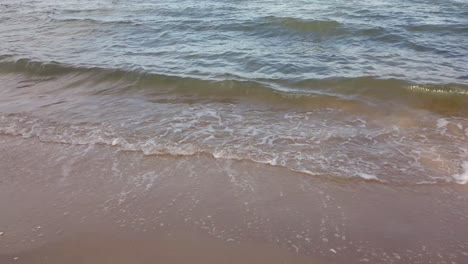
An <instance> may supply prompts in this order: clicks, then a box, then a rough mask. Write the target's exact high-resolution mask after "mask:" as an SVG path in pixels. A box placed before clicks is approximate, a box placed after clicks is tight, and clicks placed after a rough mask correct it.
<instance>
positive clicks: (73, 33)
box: [0, 0, 468, 185]
mask: <svg viewBox="0 0 468 264" xmlns="http://www.w3.org/2000/svg"><path fill="white" fill-rule="evenodd" d="M0 7H1V10H2V12H1V14H0V23H1V27H0V39H1V42H2V45H1V46H0V73H1V75H0V79H1V81H2V83H3V84H4V85H3V87H2V89H1V91H0V93H1V101H0V112H1V119H0V132H1V133H3V134H12V135H21V136H23V137H38V138H40V139H41V140H44V141H51V142H61V143H70V144H95V143H99V144H108V145H116V146H118V147H120V148H122V149H126V150H135V151H142V152H143V153H144V154H146V155H152V154H171V155H194V154H196V153H206V154H209V155H212V156H213V157H216V158H226V159H237V160H240V159H248V160H251V161H254V162H260V163H267V164H271V165H273V166H281V167H285V168H288V169H290V170H292V171H299V172H303V173H306V174H310V175H312V176H317V177H337V178H341V179H354V178H361V179H366V180H374V181H380V182H383V183H388V184H397V185H401V184H410V185H411V184H437V183H447V182H453V183H462V184H464V183H466V182H467V181H468V176H467V173H468V172H467V167H468V144H467V142H468V141H467V138H468V67H467V65H468V49H467V48H466V47H467V39H468V4H467V3H466V2H464V1H445V2H443V3H442V2H440V1H433V0H422V1H409V2H408V1H398V2H395V1H368V2H366V3H362V2H361V1H346V2H344V1H343V2H342V1H296V0H293V1H149V0H142V1H72V0H65V1H2V3H1V4H0Z"/></svg>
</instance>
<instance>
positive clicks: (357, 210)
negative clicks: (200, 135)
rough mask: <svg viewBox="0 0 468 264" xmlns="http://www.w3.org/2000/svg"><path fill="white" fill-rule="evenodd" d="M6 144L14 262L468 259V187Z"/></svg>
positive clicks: (4, 178)
mask: <svg viewBox="0 0 468 264" xmlns="http://www.w3.org/2000/svg"><path fill="white" fill-rule="evenodd" d="M0 148H1V153H2V154H0V155H1V159H0V160H1V162H0V169H1V171H2V172H3V173H2V175H1V177H0V181H1V182H2V184H1V185H0V211H1V212H2V214H1V215H2V217H1V218H0V232H3V235H2V236H0V243H1V244H2V246H1V247H0V260H2V261H4V262H6V263H10V262H11V263H41V262H40V261H43V260H48V262H47V263H63V261H65V262H67V263H98V262H99V263H107V262H109V263H128V261H133V263H153V262H154V261H155V260H158V261H160V262H162V263H186V262H193V263H219V262H220V261H221V262H223V263H259V262H265V261H266V262H269V263H345V262H346V263H359V262H371V263H375V262H379V261H380V262H382V261H386V262H389V263H425V262H427V261H430V260H434V259H440V260H441V261H448V260H450V261H453V262H454V263H463V262H464V261H465V260H467V259H468V254H467V252H468V249H467V248H468V241H467V240H466V237H468V233H467V232H468V231H466V228H464V227H465V224H466V219H467V218H466V217H467V211H466V206H463V205H464V204H466V200H467V199H468V189H466V186H465V185H457V184H447V185H446V186H443V185H442V186H441V185H434V186H431V185H428V186H419V187H418V186H416V187H415V186H412V187H397V186H387V185H385V184H380V183H377V182H374V183H373V182H372V181H337V180H330V179H325V178H321V177H311V176H309V175H304V174H300V173H294V172H291V171H288V170H286V169H284V168H279V167H274V166H269V165H264V164H256V163H252V162H247V161H233V160H225V159H214V158H212V157H208V156H203V155H195V156H188V157H184V156H171V155H163V156H157V155H150V156H145V155H143V154H142V153H139V152H132V151H120V150H118V149H117V148H115V147H112V146H105V145H70V144H57V143H47V142H41V141H39V140H37V139H35V138H29V139H24V138H19V137H12V136H1V137H0ZM25 164H27V166H25ZM15 258H18V259H15ZM106 261H107V262H106ZM119 261H121V262H119ZM350 261H351V262H350Z"/></svg>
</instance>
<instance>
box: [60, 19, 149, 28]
mask: <svg viewBox="0 0 468 264" xmlns="http://www.w3.org/2000/svg"><path fill="white" fill-rule="evenodd" d="M52 20H53V21H55V22H63V23H85V24H96V25H132V26H140V25H142V24H141V23H138V22H136V21H131V20H102V19H94V18H52Z"/></svg>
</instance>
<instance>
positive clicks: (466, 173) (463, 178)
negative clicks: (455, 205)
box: [452, 161, 468, 184]
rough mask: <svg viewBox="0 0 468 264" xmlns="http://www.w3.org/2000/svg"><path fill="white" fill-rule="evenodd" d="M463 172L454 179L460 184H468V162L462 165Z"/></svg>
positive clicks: (454, 176)
mask: <svg viewBox="0 0 468 264" xmlns="http://www.w3.org/2000/svg"><path fill="white" fill-rule="evenodd" d="M462 168H463V172H462V173H460V174H455V175H453V176H452V177H453V178H454V179H455V181H456V182H457V183H459V184H466V183H468V161H465V162H463V164H462Z"/></svg>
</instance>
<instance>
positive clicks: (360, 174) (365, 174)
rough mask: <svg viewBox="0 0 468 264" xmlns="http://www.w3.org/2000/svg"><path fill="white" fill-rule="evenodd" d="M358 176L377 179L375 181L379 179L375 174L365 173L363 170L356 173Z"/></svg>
mask: <svg viewBox="0 0 468 264" xmlns="http://www.w3.org/2000/svg"><path fill="white" fill-rule="evenodd" d="M356 175H357V176H359V177H361V178H363V179H365V180H375V181H379V178H377V176H375V175H372V174H367V173H363V172H359V173H357V174H356Z"/></svg>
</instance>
